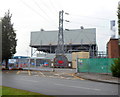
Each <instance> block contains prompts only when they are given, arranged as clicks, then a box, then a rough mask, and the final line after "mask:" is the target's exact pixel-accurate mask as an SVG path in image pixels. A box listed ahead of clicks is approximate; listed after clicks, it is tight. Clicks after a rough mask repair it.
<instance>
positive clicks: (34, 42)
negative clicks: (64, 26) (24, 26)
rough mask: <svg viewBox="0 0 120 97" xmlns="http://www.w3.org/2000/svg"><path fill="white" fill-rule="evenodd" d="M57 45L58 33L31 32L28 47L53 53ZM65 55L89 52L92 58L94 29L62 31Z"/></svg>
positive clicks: (94, 47)
mask: <svg viewBox="0 0 120 97" xmlns="http://www.w3.org/2000/svg"><path fill="white" fill-rule="evenodd" d="M57 43H58V31H57V30H56V31H33V32H31V40H30V47H32V48H37V50H38V51H44V52H47V53H55V50H56V47H57ZM64 45H65V53H72V52H81V51H82V52H90V56H91V57H92V56H94V55H95V52H96V51H97V45H96V29H95V28H90V29H73V30H67V31H66V30H64Z"/></svg>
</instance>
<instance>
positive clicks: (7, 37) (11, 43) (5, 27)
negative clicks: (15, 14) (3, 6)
mask: <svg viewBox="0 0 120 97" xmlns="http://www.w3.org/2000/svg"><path fill="white" fill-rule="evenodd" d="M11 17H12V14H10V11H9V10H8V12H7V13H5V16H4V17H3V18H2V61H3V60H5V62H6V68H8V65H7V64H8V59H9V58H11V57H12V56H13V55H14V54H15V53H16V45H17V40H16V33H15V30H14V28H13V24H12V23H11Z"/></svg>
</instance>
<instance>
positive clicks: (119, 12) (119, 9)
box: [117, 2, 120, 35]
mask: <svg viewBox="0 0 120 97" xmlns="http://www.w3.org/2000/svg"><path fill="white" fill-rule="evenodd" d="M117 13H118V14H117V16H118V34H119V35H120V2H119V3H118V12H117Z"/></svg>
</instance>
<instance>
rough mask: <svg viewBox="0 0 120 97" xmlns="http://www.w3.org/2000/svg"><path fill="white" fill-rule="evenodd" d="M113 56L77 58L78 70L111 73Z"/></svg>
mask: <svg viewBox="0 0 120 97" xmlns="http://www.w3.org/2000/svg"><path fill="white" fill-rule="evenodd" d="M114 59H115V58H95V59H92V58H91V59H77V70H78V72H88V73H111V70H110V67H111V65H112V64H113V61H114Z"/></svg>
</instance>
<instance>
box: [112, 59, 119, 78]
mask: <svg viewBox="0 0 120 97" xmlns="http://www.w3.org/2000/svg"><path fill="white" fill-rule="evenodd" d="M111 71H112V75H113V76H115V77H119V78H120V58H118V59H115V60H114V63H113V64H112V65H111Z"/></svg>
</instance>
